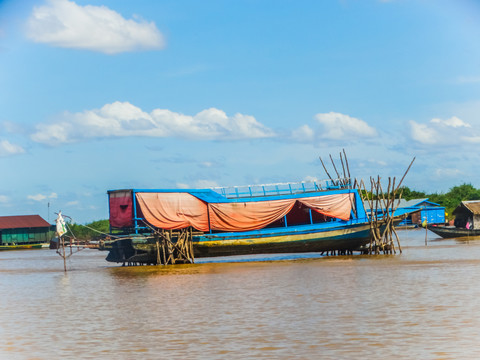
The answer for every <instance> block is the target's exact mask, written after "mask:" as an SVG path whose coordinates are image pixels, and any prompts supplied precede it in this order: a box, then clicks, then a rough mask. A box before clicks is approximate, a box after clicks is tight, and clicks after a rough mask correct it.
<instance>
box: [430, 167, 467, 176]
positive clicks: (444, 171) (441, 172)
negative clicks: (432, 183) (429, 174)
mask: <svg viewBox="0 0 480 360" xmlns="http://www.w3.org/2000/svg"><path fill="white" fill-rule="evenodd" d="M435 175H436V176H437V177H439V178H447V177H448V178H458V176H460V175H462V172H461V171H460V170H458V169H451V168H441V169H440V168H439V169H436V170H435Z"/></svg>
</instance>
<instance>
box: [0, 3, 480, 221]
mask: <svg viewBox="0 0 480 360" xmlns="http://www.w3.org/2000/svg"><path fill="white" fill-rule="evenodd" d="M478 39H480V3H478V2H477V1H471V0H456V1H442V0H425V1H418V0H417V1H413V0H412V1H410V0H391V1H387V0H383V1H380V0H363V1H353V0H326V1H288V0H285V1H278V0H256V1H253V0H252V1H250V0H238V1H227V0H222V1H220V0H218V1H217V0H215V1H213V0H205V1H197V0H195V1H194V0H182V1H178V0H170V1H161V0H159V1H147V0H137V1H118V0H87V1H83V0H77V1H67V0H46V1H45V0H39V1H36V0H25V1H21V2H18V1H13V0H11V1H9V0H6V1H5V0H3V1H1V0H0V166H1V169H2V175H1V176H0V184H1V186H0V215H22V214H39V215H41V216H43V217H44V218H45V219H49V220H50V221H53V218H54V215H53V212H57V211H58V210H62V213H64V214H67V215H69V216H71V217H72V218H73V220H74V221H76V222H78V223H86V222H90V221H93V220H99V219H106V218H108V207H107V195H106V192H107V190H111V189H121V188H186V187H190V188H196V187H201V188H203V187H213V186H232V185H247V184H259V183H260V184H262V183H275V182H288V181H302V180H311V179H325V178H326V175H325V174H324V171H323V168H322V166H321V163H320V161H319V160H318V157H319V156H321V157H322V158H323V159H327V158H328V156H329V154H332V155H333V156H334V157H335V158H338V157H339V153H340V152H341V151H342V149H345V151H346V153H347V155H348V160H349V163H350V168H351V173H352V175H353V176H355V177H357V178H363V179H366V180H368V179H369V177H370V176H374V177H376V176H377V175H379V176H381V177H382V178H383V179H388V177H389V176H391V177H393V176H395V177H397V179H400V178H401V176H402V175H403V173H404V171H405V170H406V168H407V167H408V165H409V163H410V161H411V160H412V158H413V157H416V160H415V163H414V165H413V167H412V169H411V170H410V172H409V174H408V176H407V178H406V179H405V185H407V186H409V187H411V188H413V189H416V190H423V191H427V192H435V191H437V192H446V191H448V189H449V188H451V187H453V186H456V185H460V184H462V183H464V182H466V183H471V184H472V185H474V186H475V187H480V177H479V175H480V169H479V167H478V166H476V164H477V163H478V150H479V148H480V115H479V114H480V41H478ZM48 204H50V205H49V206H50V208H49V207H48ZM49 209H50V210H49Z"/></svg>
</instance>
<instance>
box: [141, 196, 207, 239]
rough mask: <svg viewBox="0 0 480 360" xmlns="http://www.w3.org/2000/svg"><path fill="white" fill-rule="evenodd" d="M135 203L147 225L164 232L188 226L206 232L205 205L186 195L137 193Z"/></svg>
mask: <svg viewBox="0 0 480 360" xmlns="http://www.w3.org/2000/svg"><path fill="white" fill-rule="evenodd" d="M136 195H137V201H138V204H139V205H140V209H141V210H142V213H143V216H144V217H145V220H147V221H148V223H149V224H151V225H153V226H156V227H158V228H161V229H166V230H177V229H183V228H186V227H189V226H192V227H194V228H195V229H197V230H200V231H208V230H209V228H208V213H207V204H206V203H204V202H203V201H201V200H199V199H197V198H196V197H195V196H193V195H190V194H187V193H137V194H136Z"/></svg>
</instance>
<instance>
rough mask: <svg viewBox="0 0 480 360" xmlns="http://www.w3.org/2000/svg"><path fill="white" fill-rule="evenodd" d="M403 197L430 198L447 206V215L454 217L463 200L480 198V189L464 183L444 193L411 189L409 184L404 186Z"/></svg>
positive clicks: (431, 200) (410, 198)
mask: <svg viewBox="0 0 480 360" xmlns="http://www.w3.org/2000/svg"><path fill="white" fill-rule="evenodd" d="M402 198H403V199H405V200H412V199H423V198H428V201H430V202H433V203H436V204H439V205H441V206H444V207H445V212H446V213H447V214H448V215H447V217H448V218H449V219H452V218H453V216H452V212H453V210H455V208H456V207H457V206H458V205H459V204H460V202H462V201H468V200H480V189H476V188H475V187H473V185H472V184H462V185H459V186H454V187H452V188H451V189H450V190H449V191H448V192H446V193H444V194H439V193H432V194H427V193H426V192H422V191H416V190H411V189H410V188H408V187H407V186H405V187H403V192H402Z"/></svg>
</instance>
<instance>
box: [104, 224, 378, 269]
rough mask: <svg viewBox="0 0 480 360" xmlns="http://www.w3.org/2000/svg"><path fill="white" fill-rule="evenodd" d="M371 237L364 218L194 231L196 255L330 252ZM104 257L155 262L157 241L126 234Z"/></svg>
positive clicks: (352, 246) (363, 242) (355, 246)
mask: <svg viewBox="0 0 480 360" xmlns="http://www.w3.org/2000/svg"><path fill="white" fill-rule="evenodd" d="M369 241H370V224H369V223H366V222H361V223H349V224H345V223H342V222H332V223H324V224H322V225H321V226H318V225H303V226H295V227H288V228H273V229H262V230H257V231H249V232H242V233H217V234H202V235H194V236H193V239H192V246H193V252H194V256H195V257H215V256H231V255H247V254H272V253H299V252H329V251H356V250H362V247H364V246H365V245H366V244H368V243H369ZM109 250H110V252H109V254H108V256H107V258H106V260H107V261H110V262H117V263H127V262H132V263H133V262H137V263H145V264H155V263H156V261H157V248H156V244H155V243H154V242H152V241H149V240H148V239H145V240H139V239H132V238H126V239H122V240H116V241H114V242H113V243H112V246H111V248H110V249H109Z"/></svg>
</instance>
